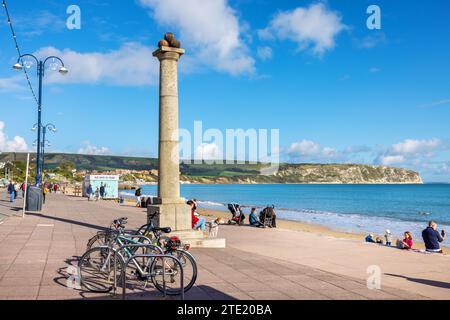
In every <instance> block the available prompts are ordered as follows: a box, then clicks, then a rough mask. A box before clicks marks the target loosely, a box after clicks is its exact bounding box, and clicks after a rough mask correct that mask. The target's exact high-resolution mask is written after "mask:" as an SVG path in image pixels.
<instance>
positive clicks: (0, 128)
mask: <svg viewBox="0 0 450 320" xmlns="http://www.w3.org/2000/svg"><path fill="white" fill-rule="evenodd" d="M4 129H5V123H4V122H3V121H0V152H24V151H27V150H28V145H27V143H26V142H25V139H24V138H22V137H20V136H15V137H14V138H13V139H12V140H9V139H8V136H7V135H6V134H5V132H4Z"/></svg>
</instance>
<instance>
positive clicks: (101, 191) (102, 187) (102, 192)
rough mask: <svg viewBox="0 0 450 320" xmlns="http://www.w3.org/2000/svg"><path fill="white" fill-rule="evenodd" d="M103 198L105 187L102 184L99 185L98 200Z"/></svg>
mask: <svg viewBox="0 0 450 320" xmlns="http://www.w3.org/2000/svg"><path fill="white" fill-rule="evenodd" d="M104 197H105V186H104V185H103V183H102V184H101V185H100V198H101V199H103V198H104Z"/></svg>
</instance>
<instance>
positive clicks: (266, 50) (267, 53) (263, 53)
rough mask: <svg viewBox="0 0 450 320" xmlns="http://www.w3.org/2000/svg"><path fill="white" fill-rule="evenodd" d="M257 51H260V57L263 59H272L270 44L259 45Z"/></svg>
mask: <svg viewBox="0 0 450 320" xmlns="http://www.w3.org/2000/svg"><path fill="white" fill-rule="evenodd" d="M257 53H258V57H259V58H260V59H261V60H263V61H265V60H270V59H272V56H273V52H272V48H271V47H268V46H265V47H258V49H257Z"/></svg>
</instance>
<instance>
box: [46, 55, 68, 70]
mask: <svg viewBox="0 0 450 320" xmlns="http://www.w3.org/2000/svg"><path fill="white" fill-rule="evenodd" d="M49 59H56V60H58V61H59V62H61V65H62V66H63V67H65V65H64V62H63V61H62V60H61V58H58V57H57V56H50V57H47V59H45V60H44V66H45V63H46V62H47V61H48V60H49Z"/></svg>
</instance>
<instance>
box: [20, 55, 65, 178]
mask: <svg viewBox="0 0 450 320" xmlns="http://www.w3.org/2000/svg"><path fill="white" fill-rule="evenodd" d="M25 57H31V58H33V59H34V60H35V61H36V63H37V76H38V78H39V98H38V123H37V152H36V153H37V155H36V185H37V186H39V185H40V184H41V182H42V177H41V163H40V162H41V148H42V146H41V141H42V140H41V133H42V130H43V128H42V119H41V114H42V78H43V77H44V73H45V65H46V63H47V62H48V61H49V60H50V59H52V69H53V70H56V69H57V68H58V66H59V64H58V62H59V63H60V64H61V66H59V73H61V74H62V75H65V74H67V73H68V72H69V70H67V69H66V67H65V66H64V62H63V61H62V60H61V59H60V58H58V57H55V56H50V57H47V58H46V59H45V60H44V61H42V60H38V58H36V57H35V56H34V55H32V54H29V53H27V54H23V55H21V56H20V57H19V58H18V59H17V63H16V64H15V65H14V66H13V68H14V69H16V70H21V69H22V68H23V67H24V65H23V64H22V63H21V61H23V58H25ZM56 61H57V62H56ZM25 67H26V68H30V67H31V66H30V65H26V66H25Z"/></svg>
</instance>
